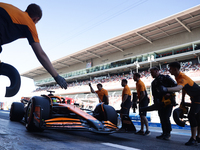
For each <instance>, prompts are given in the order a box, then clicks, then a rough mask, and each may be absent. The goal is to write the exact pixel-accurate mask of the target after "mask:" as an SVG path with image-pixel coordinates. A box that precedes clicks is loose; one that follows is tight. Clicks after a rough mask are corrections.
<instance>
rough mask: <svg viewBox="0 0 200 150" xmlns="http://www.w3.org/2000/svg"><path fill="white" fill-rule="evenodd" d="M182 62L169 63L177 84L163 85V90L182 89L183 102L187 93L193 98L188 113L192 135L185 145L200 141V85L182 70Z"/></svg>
mask: <svg viewBox="0 0 200 150" xmlns="http://www.w3.org/2000/svg"><path fill="white" fill-rule="evenodd" d="M180 68H181V66H180V63H179V62H173V63H170V64H169V72H170V73H171V74H172V75H174V76H175V79H176V81H177V84H178V85H177V86H175V87H171V88H168V87H167V88H166V87H162V91H163V92H178V91H180V90H182V102H181V105H184V103H185V95H186V94H188V95H189V96H190V99H191V107H190V111H189V113H188V119H189V122H190V127H191V137H190V139H189V141H188V142H186V143H185V145H187V146H190V145H197V143H200V86H198V85H197V84H196V83H195V82H194V81H193V80H192V79H191V78H189V77H188V76H186V75H185V74H184V73H182V72H181V71H180Z"/></svg>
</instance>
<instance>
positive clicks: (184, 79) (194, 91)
mask: <svg viewBox="0 0 200 150" xmlns="http://www.w3.org/2000/svg"><path fill="white" fill-rule="evenodd" d="M175 79H176V81H177V84H178V85H182V86H183V90H184V91H185V92H186V93H187V94H188V95H189V96H190V97H199V96H200V87H199V86H198V85H197V84H196V83H195V82H194V81H193V80H192V79H190V78H189V77H188V76H186V75H185V74H184V73H182V72H180V73H179V75H178V77H176V78H175ZM195 101H199V100H198V99H196V100H195Z"/></svg>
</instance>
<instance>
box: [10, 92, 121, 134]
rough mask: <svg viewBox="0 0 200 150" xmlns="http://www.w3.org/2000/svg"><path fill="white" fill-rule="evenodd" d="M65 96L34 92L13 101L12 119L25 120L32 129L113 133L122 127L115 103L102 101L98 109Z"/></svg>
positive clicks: (29, 129)
mask: <svg viewBox="0 0 200 150" xmlns="http://www.w3.org/2000/svg"><path fill="white" fill-rule="evenodd" d="M63 99H64V98H62V97H60V96H54V95H53V94H52V91H50V94H49V95H42V96H34V97H32V98H31V99H30V100H27V99H23V100H21V103H20V102H13V103H12V105H11V109H10V120H11V121H23V122H25V124H26V129H27V130H28V131H43V130H45V129H63V130H79V129H84V130H85V129H86V130H89V131H92V132H96V133H102V134H110V133H113V132H115V131H117V130H118V127H117V122H118V115H117V113H116V111H115V109H114V108H113V107H112V106H109V105H105V104H103V103H100V104H98V105H97V106H96V108H95V110H94V111H92V112H91V111H86V110H82V109H81V108H79V107H77V106H75V105H70V104H66V103H64V102H63Z"/></svg>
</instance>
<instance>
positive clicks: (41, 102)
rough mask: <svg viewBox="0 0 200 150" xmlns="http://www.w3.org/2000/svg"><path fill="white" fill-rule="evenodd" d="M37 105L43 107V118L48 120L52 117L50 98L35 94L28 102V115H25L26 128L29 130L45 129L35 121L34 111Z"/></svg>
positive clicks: (41, 114) (41, 115) (41, 116)
mask: <svg viewBox="0 0 200 150" xmlns="http://www.w3.org/2000/svg"><path fill="white" fill-rule="evenodd" d="M36 106H39V107H41V111H42V113H41V112H40V118H41V120H46V119H48V118H49V117H50V101H49V99H48V98H47V97H40V96H34V97H33V98H32V99H31V100H30V102H29V104H28V107H27V111H26V115H25V121H26V129H27V130H28V131H43V130H44V129H42V128H41V127H40V126H38V125H36V124H35V123H34V112H35V107H36Z"/></svg>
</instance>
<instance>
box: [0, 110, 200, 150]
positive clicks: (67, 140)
mask: <svg viewBox="0 0 200 150" xmlns="http://www.w3.org/2000/svg"><path fill="white" fill-rule="evenodd" d="M136 128H137V129H139V128H140V127H139V126H136ZM150 131H151V135H149V136H142V135H135V134H134V133H114V134H110V135H99V134H95V133H91V132H87V131H56V130H45V131H44V132H41V133H40V132H36V133H33V132H28V131H27V130H26V129H25V126H24V124H22V123H20V122H12V121H10V120H9V111H3V110H0V150H24V149H26V150H46V149H48V150H66V149H67V150H83V149H84V150H85V149H87V150H103V149H106V150H118V149H119V150H120V149H125V150H136V149H141V150H158V149H159V150H160V149H162V150H169V149H172V150H173V149H177V150H180V149H181V150H190V149H192V150H195V149H198V150H199V149H200V144H199V145H198V146H189V147H188V146H185V145H184V143H185V142H187V141H188V139H189V138H190V131H183V130H173V132H172V136H171V139H170V140H169V141H164V140H159V139H156V138H155V137H156V136H157V135H159V134H160V133H161V129H160V128H156V127H150Z"/></svg>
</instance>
